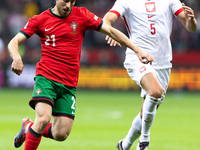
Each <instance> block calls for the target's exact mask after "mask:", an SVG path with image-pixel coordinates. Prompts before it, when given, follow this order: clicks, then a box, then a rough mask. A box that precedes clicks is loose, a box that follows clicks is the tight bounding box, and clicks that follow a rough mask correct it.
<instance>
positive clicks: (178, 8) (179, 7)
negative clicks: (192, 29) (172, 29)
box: [171, 0, 183, 16]
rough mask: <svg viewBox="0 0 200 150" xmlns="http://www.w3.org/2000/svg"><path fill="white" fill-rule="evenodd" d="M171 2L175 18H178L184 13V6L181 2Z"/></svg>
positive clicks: (177, 0) (173, 0)
mask: <svg viewBox="0 0 200 150" xmlns="http://www.w3.org/2000/svg"><path fill="white" fill-rule="evenodd" d="M171 2H172V4H171V10H172V13H173V14H174V15H175V16H178V15H179V14H180V13H181V12H182V11H183V8H182V4H181V2H180V0H171Z"/></svg>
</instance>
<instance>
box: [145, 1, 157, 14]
mask: <svg viewBox="0 0 200 150" xmlns="http://www.w3.org/2000/svg"><path fill="white" fill-rule="evenodd" d="M145 7H146V11H147V12H155V11H156V4H155V2H146V3H145Z"/></svg>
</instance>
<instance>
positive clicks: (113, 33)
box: [100, 23, 153, 64]
mask: <svg viewBox="0 0 200 150" xmlns="http://www.w3.org/2000/svg"><path fill="white" fill-rule="evenodd" d="M100 32H101V33H104V34H107V35H108V36H110V37H111V38H112V39H114V40H116V41H117V42H119V43H121V44H122V45H124V46H126V47H129V48H130V49H132V50H133V51H134V52H135V53H136V54H137V56H138V58H139V60H140V61H141V62H142V63H145V64H146V63H150V64H152V61H153V58H152V57H151V56H150V55H149V54H148V53H146V52H144V51H142V50H141V49H140V48H139V47H137V46H136V45H135V44H133V43H132V42H131V41H130V40H129V39H128V37H127V36H126V35H125V34H123V33H122V32H120V31H119V30H117V29H115V28H113V27H111V26H109V25H108V24H106V23H103V25H102V27H101V30H100Z"/></svg>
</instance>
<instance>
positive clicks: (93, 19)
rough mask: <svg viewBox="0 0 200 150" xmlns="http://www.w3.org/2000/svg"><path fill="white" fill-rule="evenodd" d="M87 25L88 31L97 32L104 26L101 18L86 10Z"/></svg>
mask: <svg viewBox="0 0 200 150" xmlns="http://www.w3.org/2000/svg"><path fill="white" fill-rule="evenodd" d="M83 11H84V17H85V25H86V28H87V30H97V31H100V29H101V26H102V24H103V20H102V18H99V17H98V16H96V15H95V14H93V13H92V12H90V11H89V10H87V9H84V10H83Z"/></svg>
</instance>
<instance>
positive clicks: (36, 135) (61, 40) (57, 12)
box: [8, 0, 153, 150]
mask: <svg viewBox="0 0 200 150" xmlns="http://www.w3.org/2000/svg"><path fill="white" fill-rule="evenodd" d="M74 4H75V0H56V5H55V6H54V7H52V8H50V9H48V10H46V11H44V12H43V13H41V14H39V15H35V16H33V17H32V18H30V19H29V21H28V23H27V24H26V25H25V27H24V28H23V29H21V30H20V32H19V33H18V34H17V35H16V36H15V37H14V38H13V39H12V40H11V41H10V42H9V44H8V50H9V52H10V55H11V57H12V59H13V62H12V65H11V69H12V71H13V72H14V73H16V74H17V75H20V74H21V73H22V71H23V67H24V65H23V62H22V58H21V56H20V54H19V52H18V46H19V45H20V44H21V43H23V42H24V41H26V40H27V39H28V38H29V37H31V36H32V35H33V34H37V35H39V37H40V41H41V46H42V54H41V60H40V61H39V62H38V63H37V65H36V76H35V78H34V80H35V86H34V90H33V94H32V99H31V100H30V102H29V105H30V106H31V107H32V108H33V109H35V111H36V117H35V121H34V122H32V121H31V119H30V118H24V119H23V122H22V127H21V130H20V132H19V133H18V134H17V136H16V137H15V139H14V145H15V147H20V146H21V145H22V144H23V142H24V141H25V146H24V150H36V149H37V147H38V146H39V143H40V141H41V137H42V136H44V137H47V138H51V139H54V140H56V141H64V140H65V139H66V138H67V137H68V135H69V134H70V132H71V129H72V125H73V121H74V117H75V108H76V105H75V104H76V103H75V102H76V96H75V92H76V86H77V82H78V74H79V67H80V56H81V45H82V42H83V37H84V33H85V31H86V30H96V31H100V32H101V33H104V34H107V35H109V36H110V37H112V38H113V39H115V40H116V41H118V42H119V43H121V44H123V45H125V46H127V47H129V48H130V49H132V50H133V51H134V52H135V53H136V54H137V56H138V58H139V59H140V61H141V62H143V63H149V62H150V63H151V62H152V61H153V59H152V57H151V56H150V55H149V54H148V53H146V52H144V51H142V50H141V49H139V48H138V47H137V46H135V45H134V44H133V43H132V42H131V41H130V40H129V39H128V38H127V37H126V36H125V35H124V34H123V33H121V32H120V31H118V30H116V29H114V28H112V27H111V26H109V25H107V24H106V23H103V21H102V19H101V18H99V17H97V16H96V15H94V14H93V13H91V12H90V11H88V10H87V9H86V8H82V7H74ZM51 117H52V123H50V120H51ZM25 139H26V140H25Z"/></svg>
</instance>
